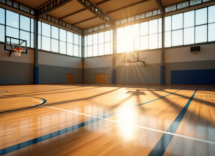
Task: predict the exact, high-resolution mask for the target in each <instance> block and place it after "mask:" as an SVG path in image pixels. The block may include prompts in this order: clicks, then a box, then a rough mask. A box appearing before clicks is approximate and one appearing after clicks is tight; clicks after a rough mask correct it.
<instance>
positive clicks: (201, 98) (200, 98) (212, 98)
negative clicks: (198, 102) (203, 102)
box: [195, 97, 215, 99]
mask: <svg viewBox="0 0 215 156" xmlns="http://www.w3.org/2000/svg"><path fill="white" fill-rule="evenodd" d="M195 99H215V98H202V97H195Z"/></svg>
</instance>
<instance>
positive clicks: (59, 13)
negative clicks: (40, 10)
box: [49, 0, 84, 18]
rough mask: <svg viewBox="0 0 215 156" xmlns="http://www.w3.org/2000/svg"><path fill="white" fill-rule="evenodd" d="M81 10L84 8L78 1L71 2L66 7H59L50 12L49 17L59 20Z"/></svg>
mask: <svg viewBox="0 0 215 156" xmlns="http://www.w3.org/2000/svg"><path fill="white" fill-rule="evenodd" d="M81 9H84V6H83V5H81V4H80V3H79V2H78V1H76V0H73V1H71V2H69V3H67V4H66V5H63V6H61V7H60V8H58V9H55V10H54V11H52V12H50V13H49V15H52V16H54V17H56V18H61V17H63V16H66V15H68V14H71V13H73V12H76V11H79V10H81Z"/></svg>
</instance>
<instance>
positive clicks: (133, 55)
mask: <svg viewBox="0 0 215 156" xmlns="http://www.w3.org/2000/svg"><path fill="white" fill-rule="evenodd" d="M138 61H139V53H138V50H136V51H130V52H125V53H124V63H130V62H138Z"/></svg>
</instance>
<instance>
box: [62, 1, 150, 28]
mask: <svg viewBox="0 0 215 156" xmlns="http://www.w3.org/2000/svg"><path fill="white" fill-rule="evenodd" d="M147 1H149V0H144V1H140V2H137V3H133V4H130V5H127V6H124V7H122V8H118V9H116V10H112V11H109V12H107V14H109V13H113V12H116V11H119V10H123V9H126V8H129V7H132V6H135V5H138V4H140V3H144V2H147ZM84 10H85V9H84ZM81 11H82V10H80V11H77V12H75V13H73V14H70V15H67V17H69V16H71V15H74V14H76V13H79V12H81ZM63 18H64V17H63ZM96 18H97V17H92V18H89V19H86V20H83V21H79V22H77V23H73V25H76V24H80V23H82V22H86V21H89V20H92V19H96ZM61 19H62V18H61Z"/></svg>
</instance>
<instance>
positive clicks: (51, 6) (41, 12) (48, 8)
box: [36, 0, 72, 17]
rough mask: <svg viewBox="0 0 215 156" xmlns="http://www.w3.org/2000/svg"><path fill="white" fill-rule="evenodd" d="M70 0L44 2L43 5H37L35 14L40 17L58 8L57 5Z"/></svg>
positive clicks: (59, 5)
mask: <svg viewBox="0 0 215 156" xmlns="http://www.w3.org/2000/svg"><path fill="white" fill-rule="evenodd" d="M70 1H72V0H53V1H50V2H48V3H46V4H45V5H44V6H42V7H39V9H37V10H36V15H37V16H38V17H41V16H43V15H45V14H48V13H49V12H51V11H53V10H55V9H58V8H59V7H61V6H63V5H65V4H67V3H69V2H70Z"/></svg>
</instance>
